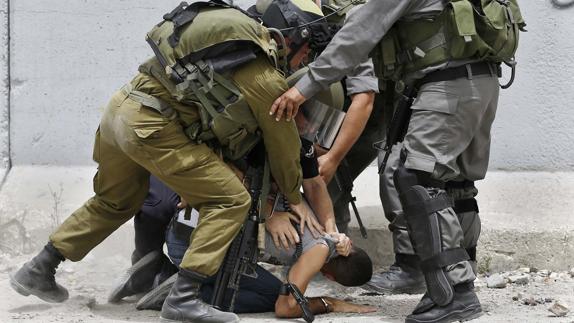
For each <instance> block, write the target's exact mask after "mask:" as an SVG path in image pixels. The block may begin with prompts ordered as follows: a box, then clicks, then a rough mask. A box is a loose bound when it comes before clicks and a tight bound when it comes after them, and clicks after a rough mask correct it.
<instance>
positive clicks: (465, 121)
mask: <svg viewBox="0 0 574 323" xmlns="http://www.w3.org/2000/svg"><path fill="white" fill-rule="evenodd" d="M486 5H488V6H490V7H488V8H487V9H489V11H488V12H487V13H488V14H489V15H491V16H489V17H488V19H491V22H493V21H496V20H497V19H498V20H499V21H496V23H497V24H498V23H500V22H501V24H500V25H497V26H496V28H491V27H488V26H487V27H486V30H487V32H490V31H493V32H494V33H495V35H496V32H497V31H499V30H502V29H504V28H509V32H514V33H513V34H510V33H506V31H504V32H505V33H506V36H508V35H510V37H509V39H508V40H506V39H503V40H502V41H500V42H498V44H497V45H501V44H503V45H506V44H508V45H509V48H503V49H504V50H508V51H509V52H510V53H511V54H513V51H515V50H516V44H517V36H518V35H517V32H518V26H519V25H520V24H522V23H523V21H522V17H521V16H520V13H519V11H518V7H517V6H516V4H515V3H514V2H509V3H506V4H501V3H500V2H495V1H493V2H491V3H487V4H485V6H486ZM447 6H448V7H447ZM447 8H448V10H447ZM481 9H482V8H481ZM490 10H493V11H495V12H496V13H495V15H494V16H492V12H493V11H490ZM473 12H474V11H473V7H472V4H471V3H470V2H469V1H465V0H462V1H452V4H451V3H445V2H444V1H439V0H419V1H401V0H395V1H370V2H368V3H367V4H365V5H364V6H363V7H362V8H361V9H359V10H358V11H357V13H356V14H354V15H351V16H350V17H349V19H348V22H347V24H346V25H345V26H344V27H343V28H342V29H341V30H340V31H339V32H338V33H337V35H336V36H335V37H334V39H333V40H332V42H331V43H330V44H329V46H328V47H327V48H326V49H325V51H324V52H323V54H322V55H321V56H319V57H318V58H317V59H316V60H315V61H314V62H313V63H312V64H310V69H309V72H308V73H307V74H306V75H305V76H303V78H302V79H301V80H299V82H298V83H297V84H296V86H295V87H296V88H297V89H298V90H299V92H300V93H301V94H302V95H303V96H304V97H305V98H309V97H312V96H313V95H314V94H315V93H316V92H317V91H318V90H320V89H321V88H324V87H325V86H326V85H327V84H329V83H332V82H334V81H337V80H339V79H341V78H342V77H343V76H344V75H345V74H346V73H348V72H349V71H351V70H352V69H353V67H354V66H356V65H357V64H359V63H360V62H362V61H363V60H365V59H366V58H367V57H368V56H369V54H371V53H372V54H373V57H374V58H376V60H375V69H376V70H377V72H378V73H377V74H378V75H379V76H380V77H391V78H392V77H393V76H394V77H396V76H397V75H399V76H398V77H397V78H398V80H399V81H401V82H404V83H405V84H406V85H407V86H411V85H413V83H414V84H416V88H418V95H417V96H416V99H415V101H414V103H413V105H412V107H411V109H412V111H413V112H412V117H411V120H410V123H409V127H408V130H407V133H406V136H405V139H404V142H403V145H404V147H403V149H402V150H401V156H400V162H399V167H398V168H397V170H396V171H395V172H394V174H393V182H394V184H395V187H396V189H397V191H398V192H399V193H400V195H399V197H400V201H401V205H402V209H403V213H404V216H405V218H406V223H407V228H408V231H409V235H410V240H411V241H412V243H413V246H414V249H415V251H416V253H417V255H418V256H419V257H420V258H421V259H422V265H421V267H422V269H423V272H424V275H425V280H426V283H427V294H425V296H424V297H423V299H422V300H421V302H420V303H419V305H418V306H417V308H416V309H415V311H414V312H413V314H411V315H410V316H409V317H408V318H407V321H408V322H423V321H424V322H435V321H436V322H438V321H445V320H447V321H451V320H457V319H464V320H466V319H471V318H473V317H476V316H477V315H480V312H481V308H480V303H479V301H478V299H477V298H476V295H475V294H474V292H473V291H472V281H473V280H474V279H475V276H474V273H473V270H472V268H471V266H470V264H469V262H468V255H467V253H466V251H464V244H465V241H464V240H465V239H464V235H463V230H462V228H461V223H460V221H459V219H458V217H457V214H456V213H455V211H454V210H453V207H452V204H451V203H452V202H451V200H450V199H449V198H448V195H447V192H446V189H449V190H451V192H452V193H451V194H452V195H454V191H453V190H452V189H451V188H452V187H457V188H458V189H459V190H460V191H459V192H461V195H459V197H463V195H464V198H471V197H474V195H475V194H476V190H475V189H474V188H473V187H471V185H465V184H462V183H461V182H465V181H468V182H470V181H474V180H479V179H482V178H484V176H485V173H486V169H487V166H488V157H489V148H490V129H491V126H492V122H493V120H494V116H495V113H496V107H497V103H498V91H499V84H498V80H497V72H496V66H495V65H494V64H491V63H487V62H482V61H483V59H487V58H488V57H489V55H491V56H490V57H496V56H497V55H498V54H499V53H496V52H495V51H490V50H491V48H490V47H489V46H491V44H490V43H488V41H490V40H488V39H485V38H480V37H481V36H477V35H478V34H477V30H478V29H475V25H474V24H475V22H474V21H473V19H475V18H474V16H473ZM373 22H380V23H373ZM478 23H481V21H478ZM451 24H454V27H455V29H454V30H453V29H447V28H449V27H451V26H452V25H451ZM445 26H447V27H445ZM489 28H491V29H489ZM480 31H481V32H483V31H484V30H480ZM447 33H451V34H447ZM384 36H389V37H384ZM497 36H498V35H497ZM481 41H482V43H481ZM486 43H488V45H486ZM397 44H398V45H397ZM495 45H496V44H495ZM389 49H390V50H389ZM373 50H375V51H374V52H373ZM498 57H500V56H498ZM419 79H420V80H419ZM449 181H456V182H458V183H457V184H455V185H452V186H450V187H449V185H448V182H449ZM472 223H473V225H469V227H471V226H474V225H476V221H472ZM477 237H478V235H477V234H476V236H475V237H473V239H470V238H469V239H468V240H469V241H468V243H472V242H474V239H476V238H477ZM471 240H472V242H471ZM454 299H456V301H455V302H453V300H454Z"/></svg>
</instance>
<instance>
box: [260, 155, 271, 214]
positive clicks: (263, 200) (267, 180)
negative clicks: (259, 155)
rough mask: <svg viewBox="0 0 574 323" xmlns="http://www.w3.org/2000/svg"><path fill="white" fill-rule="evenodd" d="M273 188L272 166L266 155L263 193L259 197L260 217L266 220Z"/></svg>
mask: <svg viewBox="0 0 574 323" xmlns="http://www.w3.org/2000/svg"><path fill="white" fill-rule="evenodd" d="M270 190H271V167H270V165H269V158H268V157H267V156H265V164H264V166H263V184H262V186H261V195H260V197H259V201H260V203H261V204H260V205H261V208H260V209H259V212H260V213H259V219H261V221H263V222H265V219H266V216H267V214H269V212H268V206H267V197H268V196H269V191H270Z"/></svg>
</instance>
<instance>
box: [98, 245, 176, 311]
mask: <svg viewBox="0 0 574 323" xmlns="http://www.w3.org/2000/svg"><path fill="white" fill-rule="evenodd" d="M164 261H167V262H169V260H168V259H167V258H166V257H165V256H164V255H163V252H161V251H157V250H155V251H152V252H150V253H148V254H147V255H145V256H143V257H142V258H141V259H140V260H138V261H137V262H136V263H135V264H134V265H133V266H131V267H130V268H128V270H127V271H126V272H125V273H124V275H123V276H122V277H121V278H120V279H119V281H118V282H117V283H116V284H115V287H114V288H113V290H112V292H111V293H110V295H109V296H108V302H110V303H117V302H119V301H120V300H121V299H122V298H124V297H128V296H132V295H136V294H140V293H147V292H148V291H150V290H151V289H152V288H153V282H154V278H155V277H156V275H157V274H158V273H159V272H160V270H161V267H162V264H163V262H164ZM170 264H171V263H170Z"/></svg>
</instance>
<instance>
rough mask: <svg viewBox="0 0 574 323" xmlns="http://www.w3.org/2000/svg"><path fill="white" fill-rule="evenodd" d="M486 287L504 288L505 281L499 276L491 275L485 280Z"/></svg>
mask: <svg viewBox="0 0 574 323" xmlns="http://www.w3.org/2000/svg"><path fill="white" fill-rule="evenodd" d="M486 286H487V287H488V288H505V287H506V279H504V277H502V276H501V275H499V274H493V275H490V276H488V277H487V278H486Z"/></svg>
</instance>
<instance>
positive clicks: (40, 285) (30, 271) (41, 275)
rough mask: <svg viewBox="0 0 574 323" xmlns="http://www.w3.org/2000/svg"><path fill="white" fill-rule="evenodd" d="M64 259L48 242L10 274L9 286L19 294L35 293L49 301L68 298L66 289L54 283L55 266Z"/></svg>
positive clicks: (58, 301)
mask: <svg viewBox="0 0 574 323" xmlns="http://www.w3.org/2000/svg"><path fill="white" fill-rule="evenodd" d="M64 260H66V258H64V256H62V254H61V253H60V252H59V251H58V250H57V249H56V248H54V246H52V244H51V243H48V244H47V245H46V246H44V248H43V249H42V251H40V253H39V254H38V255H37V256H36V257H34V258H32V260H30V261H28V262H27V263H25V264H24V265H23V266H22V268H20V270H18V271H17V272H15V273H12V274H10V286H12V288H13V289H14V290H15V291H17V292H18V293H20V294H21V295H24V296H28V295H35V296H37V297H39V298H40V299H42V300H44V301H46V302H50V303H61V302H63V301H65V300H67V299H68V296H69V295H68V290H66V289H65V288H64V287H63V286H61V285H60V284H58V283H56V278H55V277H54V275H55V274H56V268H57V267H58V265H59V264H60V263H61V262H62V261H64Z"/></svg>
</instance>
